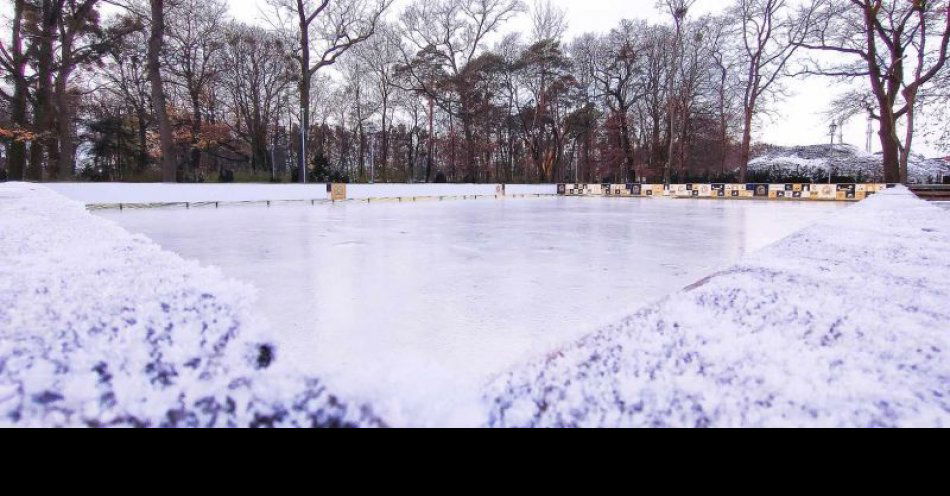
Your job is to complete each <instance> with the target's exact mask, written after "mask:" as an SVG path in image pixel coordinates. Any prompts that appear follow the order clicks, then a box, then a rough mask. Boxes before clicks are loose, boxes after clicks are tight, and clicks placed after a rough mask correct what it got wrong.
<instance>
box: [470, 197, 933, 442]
mask: <svg viewBox="0 0 950 496" xmlns="http://www.w3.org/2000/svg"><path fill="white" fill-rule="evenodd" d="M948 254H950V217H948V216H947V214H946V212H944V211H943V210H941V209H939V208H937V207H934V206H933V205H930V204H927V203H926V202H923V201H921V200H919V199H917V198H916V197H914V196H913V195H912V194H910V193H909V191H907V190H906V189H905V188H903V187H899V188H897V189H894V190H889V191H888V192H885V193H883V194H880V195H876V196H874V197H872V198H870V199H869V200H867V201H865V202H863V203H861V204H858V205H856V206H853V207H851V208H849V209H847V210H845V211H844V212H843V213H842V214H840V215H838V216H835V217H833V218H831V219H830V220H825V221H822V222H819V223H818V224H817V225H814V226H813V227H810V228H808V229H806V230H805V231H803V232H801V233H799V234H797V235H794V236H792V237H790V238H788V239H786V240H784V241H781V242H779V243H777V244H775V245H772V246H770V247H768V248H766V249H765V250H763V251H760V252H758V253H756V254H754V255H751V256H748V257H746V258H745V259H744V260H743V261H742V262H740V263H739V264H738V265H735V266H734V267H732V268H730V269H728V270H725V271H723V272H721V273H718V274H715V275H713V276H711V277H709V278H707V279H706V280H704V281H702V282H701V283H698V284H697V285H694V286H693V287H691V288H688V289H687V290H685V291H683V292H681V293H679V294H676V295H673V296H671V297H669V298H667V299H665V300H664V301H662V302H661V303H658V304H657V305H656V306H654V307H652V308H649V309H646V310H644V311H641V312H640V313H638V314H636V315H634V316H632V317H630V318H628V319H626V320H625V321H624V322H622V323H621V324H619V325H617V326H616V327H613V328H610V329H606V330H603V331H602V332H599V333H597V334H595V335H592V336H589V337H587V338H585V339H583V340H582V341H580V342H578V343H576V344H575V345H573V346H571V347H568V348H566V349H563V350H561V351H559V352H557V353H553V354H550V355H548V357H547V358H546V359H543V360H539V361H537V362H535V363H531V364H528V365H525V366H522V367H519V368H517V369H515V370H513V371H511V372H510V373H508V374H507V375H505V376H503V377H501V378H499V379H498V380H497V381H495V383H494V384H493V385H491V387H490V388H489V393H488V395H487V397H486V401H487V402H488V404H489V407H490V408H491V414H490V419H489V421H488V424H489V425H491V426H498V427H501V426H503V427H512V426H532V427H538V426H545V427H547V426H651V427H656V426H683V427H694V426H698V427H710V426H711V427H767V426H795V427H817V426H833V427H875V426H902V427H909V426H928V427H947V426H950V357H948V356H947V350H948V348H950V306H948V304H947V303H948V302H950V277H948V276H950V255H948Z"/></svg>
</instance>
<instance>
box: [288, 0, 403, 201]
mask: <svg viewBox="0 0 950 496" xmlns="http://www.w3.org/2000/svg"><path fill="white" fill-rule="evenodd" d="M269 1H270V4H271V6H272V7H273V8H274V13H275V19H274V24H275V25H277V26H279V27H281V28H284V27H286V26H288V25H293V24H296V38H297V43H298V44H297V47H296V59H297V62H298V64H299V67H300V81H299V84H300V88H299V93H300V114H301V115H300V120H301V129H302V130H303V131H302V133H301V141H302V143H301V149H302V150H303V151H302V153H301V154H300V159H299V163H298V172H299V179H300V182H301V183H306V182H307V157H306V149H307V145H306V141H307V132H308V131H309V129H310V97H311V85H312V83H313V78H314V76H315V75H316V74H317V73H318V72H319V71H320V70H321V69H323V68H325V67H328V66H331V65H333V64H335V63H336V61H337V60H338V59H339V57H340V56H341V55H343V54H344V53H346V52H347V51H348V50H350V49H351V48H353V47H354V46H356V45H357V44H359V43H362V42H364V41H366V40H367V39H369V37H370V36H372V35H373V33H374V32H375V30H376V25H377V23H378V22H379V20H380V18H381V17H382V15H383V13H384V12H385V11H386V10H387V9H388V8H389V6H390V5H391V4H392V0H269Z"/></svg>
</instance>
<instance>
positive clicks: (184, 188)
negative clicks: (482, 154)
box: [46, 183, 557, 210]
mask: <svg viewBox="0 0 950 496" xmlns="http://www.w3.org/2000/svg"><path fill="white" fill-rule="evenodd" d="M46 186H47V187H49V188H50V189H52V190H53V191H55V192H57V193H59V194H61V195H63V196H65V197H67V198H69V199H71V200H73V201H76V202H79V203H82V204H84V205H85V206H86V208H89V209H92V210H96V209H110V208H117V209H125V208H152V207H186V208H192V207H196V208H197V207H209V206H210V207H221V206H226V205H234V204H264V205H268V206H269V205H271V204H275V203H311V204H316V203H322V202H329V201H333V200H338V201H339V200H348V201H364V202H374V201H393V202H416V201H440V200H442V201H447V200H481V199H501V198H529V197H542V196H554V195H557V185H556V184H541V185H536V184H507V185H503V184H335V185H330V184H325V183H323V184H233V183H232V184H154V183H148V184H137V183H51V184H47V185H46ZM334 190H336V192H337V194H336V195H334Z"/></svg>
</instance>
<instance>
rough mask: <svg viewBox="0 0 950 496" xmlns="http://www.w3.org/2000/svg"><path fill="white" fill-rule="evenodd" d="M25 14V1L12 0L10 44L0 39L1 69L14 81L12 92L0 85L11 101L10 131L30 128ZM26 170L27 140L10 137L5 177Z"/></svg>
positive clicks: (17, 177) (14, 177) (18, 176)
mask: <svg viewBox="0 0 950 496" xmlns="http://www.w3.org/2000/svg"><path fill="white" fill-rule="evenodd" d="M26 14H27V5H26V0H14V2H13V18H12V20H11V23H10V44H9V47H8V46H6V45H4V44H3V42H2V41H0V68H2V69H3V70H4V72H5V73H6V74H7V75H8V77H9V79H10V80H12V84H13V92H12V94H8V93H7V92H6V91H4V90H3V89H2V88H0V97H2V98H3V99H4V100H7V101H9V102H10V123H11V125H12V126H13V128H14V129H13V130H14V131H17V132H24V131H26V129H27V128H28V127H29V122H28V118H27V109H28V100H29V96H30V95H29V84H30V83H29V80H28V78H27V72H26V70H27V65H28V63H29V59H30V54H29V53H28V51H27V48H26V47H25V44H24V38H25V36H24V24H25V19H24V17H25V15H26ZM25 171H26V143H25V142H24V140H23V139H13V140H11V143H10V146H9V153H8V156H7V176H8V177H9V178H10V179H12V180H21V179H23V174H24V172H25Z"/></svg>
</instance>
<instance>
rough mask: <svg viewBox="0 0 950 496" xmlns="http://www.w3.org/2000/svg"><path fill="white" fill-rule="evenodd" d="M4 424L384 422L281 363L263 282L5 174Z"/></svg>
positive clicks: (0, 283) (1, 286)
mask: <svg viewBox="0 0 950 496" xmlns="http://www.w3.org/2000/svg"><path fill="white" fill-rule="evenodd" d="M0 254H2V255H0V426H18V427H36V426H42V427H77V426H91V427H99V426H137V427H138V426H143V427H159V426H162V427H165V426H170V427H184V426H189V427H190V426H210V427H230V426H337V425H354V426H355V425H380V421H379V420H377V419H376V418H375V417H374V416H373V414H372V413H371V412H370V411H369V410H368V408H366V407H353V406H349V405H346V404H345V403H343V402H341V401H340V400H338V399H337V398H336V397H334V396H333V395H331V394H330V393H329V392H327V391H326V389H325V388H324V387H323V386H322V385H321V383H320V381H318V380H316V379H311V378H306V377H303V376H300V375H299V374H296V373H295V372H294V371H293V370H289V369H288V368H287V367H284V366H282V365H281V363H280V361H279V360H277V359H278V358H280V350H277V349H275V347H274V346H273V345H271V344H268V343H270V342H272V341H271V340H270V339H269V336H268V334H267V331H266V327H264V325H263V324H262V323H261V322H259V321H257V320H255V318H253V316H252V306H253V305H254V303H255V295H254V292H253V291H252V289H251V288H249V287H248V286H245V285H242V284H240V283H236V282H234V281H230V280H227V279H225V278H224V277H223V276H222V275H221V274H220V273H219V272H218V271H216V270H213V269H208V268H202V267H200V266H199V265H198V264H197V263H194V262H189V261H185V260H183V259H181V258H180V257H178V256H177V255H175V254H172V253H169V252H164V251H162V250H161V249H160V248H159V247H158V246H157V245H155V244H154V243H152V242H151V241H149V240H148V239H146V238H144V237H139V236H133V235H131V234H129V233H127V232H126V231H124V230H123V229H121V228H119V227H118V226H115V225H114V224H112V223H110V222H108V221H105V220H102V219H99V218H96V217H93V216H92V215H90V214H88V213H86V212H85V211H84V210H83V208H82V206H81V205H79V204H77V203H74V202H71V201H68V200H66V199H64V198H63V197H61V196H59V195H58V194H55V193H53V192H52V191H50V190H49V189H47V188H45V187H42V186H36V185H28V184H23V183H8V184H2V185H0Z"/></svg>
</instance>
